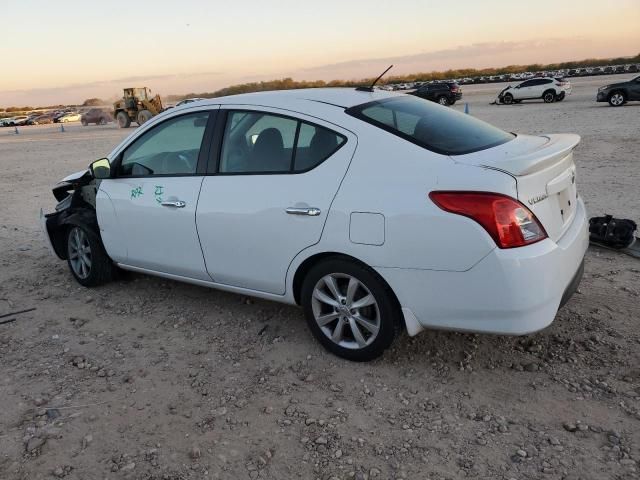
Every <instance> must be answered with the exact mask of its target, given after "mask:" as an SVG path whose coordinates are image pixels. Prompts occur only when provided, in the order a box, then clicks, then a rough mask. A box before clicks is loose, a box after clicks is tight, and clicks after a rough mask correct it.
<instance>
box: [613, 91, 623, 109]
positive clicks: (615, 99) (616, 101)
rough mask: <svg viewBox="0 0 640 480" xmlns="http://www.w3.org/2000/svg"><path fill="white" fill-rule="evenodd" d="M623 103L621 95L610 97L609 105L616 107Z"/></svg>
mask: <svg viewBox="0 0 640 480" xmlns="http://www.w3.org/2000/svg"><path fill="white" fill-rule="evenodd" d="M623 103H624V96H623V95H622V94H621V93H614V94H613V95H611V104H612V105H615V106H616V107H617V106H619V105H622V104H623Z"/></svg>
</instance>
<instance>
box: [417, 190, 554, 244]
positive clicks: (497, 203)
mask: <svg viewBox="0 0 640 480" xmlns="http://www.w3.org/2000/svg"><path fill="white" fill-rule="evenodd" d="M429 198H431V200H432V201H433V202H434V203H435V204H436V205H437V206H438V207H440V208H441V209H442V210H444V211H446V212H450V213H455V214H457V215H463V216H465V217H469V218H471V219H472V220H475V221H476V222H478V223H479V224H480V225H481V226H482V227H483V228H484V229H485V230H486V231H487V233H488V234H489V235H491V238H493V240H494V241H495V242H496V245H498V247H500V248H514V247H522V246H525V245H530V244H532V243H536V242H539V241H540V240H543V239H545V238H547V232H545V230H544V227H543V226H542V225H541V224H540V222H539V221H538V219H537V218H536V216H535V215H534V214H533V213H532V212H531V211H530V210H529V209H528V208H527V207H525V206H524V205H523V204H522V203H520V202H518V201H517V200H515V199H513V198H511V197H508V196H506V195H501V194H499V193H489V192H456V191H453V192H451V191H440V192H431V193H430V194H429Z"/></svg>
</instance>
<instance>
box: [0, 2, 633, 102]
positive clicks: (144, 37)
mask: <svg viewBox="0 0 640 480" xmlns="http://www.w3.org/2000/svg"><path fill="white" fill-rule="evenodd" d="M613 4H615V8H606V5H605V4H603V2H602V1H591V0H583V1H580V0H564V1H557V0H551V1H548V0H537V1H535V2H518V1H513V0H509V1H507V0H482V1H480V0H457V1H454V2H445V3H444V4H443V2H442V1H438V2H436V1H430V0H423V1H420V0H404V1H402V2H391V1H375V0H368V1H361V0H340V1H338V0H323V1H321V2H304V1H299V0H271V1H268V0H262V1H259V0H242V1H233V2H219V1H211V0H209V1H206V0H180V1H162V0H158V1H151V0H149V1H125V0H108V1H106V0H105V1H102V2H87V1H86V0H65V1H49V0H19V1H5V2H2V3H0V25H2V28H1V29H0V31H1V37H2V42H0V59H1V62H2V67H3V68H2V69H1V70H0V106H8V105H18V104H20V105H22V104H29V105H34V104H39V105H42V104H50V103H60V102H62V103H67V102H81V101H82V100H84V99H86V98H88V97H94V96H97V97H101V98H107V99H108V98H111V97H114V96H115V95H117V94H118V92H119V91H121V89H122V87H127V86H134V85H146V86H149V87H151V88H152V89H153V90H154V92H159V93H162V94H172V93H187V92H203V91H213V90H216V89H218V88H221V87H224V86H227V85H230V84H233V83H244V82H249V81H259V80H268V79H273V78H283V77H293V78H295V79H307V80H312V79H324V80H330V79H335V78H341V79H342V78H343V79H349V78H363V77H371V76H375V74H377V73H379V71H381V70H383V69H384V68H383V67H384V66H386V65H388V64H390V63H394V64H395V65H396V67H395V68H394V72H393V73H395V74H403V73H411V72H417V71H431V70H445V69H447V68H458V67H491V66H496V67H497V66H502V65H508V64H527V63H547V62H554V61H563V60H575V59H582V58H588V57H613V56H624V55H636V54H638V53H640V28H639V27H638V26H639V25H640V0H611V2H609V6H612V5H613ZM443 5H444V6H445V7H446V11H447V12H446V15H445V16H443V13H444V12H443ZM507 12H508V13H507ZM506 18H510V19H511V20H510V21H508V22H506V21H505V19H506Z"/></svg>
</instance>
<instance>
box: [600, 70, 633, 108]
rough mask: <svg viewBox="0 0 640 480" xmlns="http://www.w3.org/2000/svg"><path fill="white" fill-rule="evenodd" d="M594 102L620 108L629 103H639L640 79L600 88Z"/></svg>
mask: <svg viewBox="0 0 640 480" xmlns="http://www.w3.org/2000/svg"><path fill="white" fill-rule="evenodd" d="M596 101H597V102H609V105H611V106H612V107H620V106H622V105H624V104H625V103H627V102H629V101H640V77H636V78H633V79H631V80H628V81H626V82H618V83H611V84H609V85H605V86H603V87H600V88H599V89H598V95H597V97H596Z"/></svg>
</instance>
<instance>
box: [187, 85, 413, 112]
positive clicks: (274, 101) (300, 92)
mask: <svg viewBox="0 0 640 480" xmlns="http://www.w3.org/2000/svg"><path fill="white" fill-rule="evenodd" d="M400 95H403V94H402V93H393V92H387V91H384V90H374V91H373V92H368V91H362V90H356V89H355V88H305V89H297V90H273V91H268V92H254V93H242V94H239V95H229V96H227V97H217V98H208V99H206V100H201V101H200V102H198V103H200V104H210V105H218V104H236V105H242V104H253V105H263V106H274V107H279V106H282V104H283V103H289V102H294V103H298V102H300V101H310V102H319V103H324V104H329V105H334V106H337V107H341V108H349V107H353V106H355V105H360V104H363V103H367V102H372V101H375V100H382V99H385V98H390V97H397V96H400ZM191 105H193V103H192V104H191Z"/></svg>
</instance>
